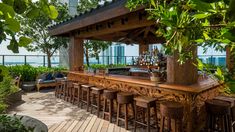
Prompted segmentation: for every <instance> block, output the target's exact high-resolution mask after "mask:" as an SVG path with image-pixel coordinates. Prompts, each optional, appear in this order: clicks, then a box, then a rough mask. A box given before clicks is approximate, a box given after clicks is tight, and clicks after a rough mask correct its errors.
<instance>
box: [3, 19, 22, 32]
mask: <svg viewBox="0 0 235 132" xmlns="http://www.w3.org/2000/svg"><path fill="white" fill-rule="evenodd" d="M5 23H6V26H7V27H8V28H9V29H10V30H12V31H14V32H19V31H20V23H19V22H18V21H17V20H15V19H13V18H8V19H6V22H5Z"/></svg>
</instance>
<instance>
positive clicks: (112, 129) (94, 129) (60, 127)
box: [49, 115, 128, 132]
mask: <svg viewBox="0 0 235 132" xmlns="http://www.w3.org/2000/svg"><path fill="white" fill-rule="evenodd" d="M49 132H128V131H126V130H125V129H124V128H122V127H118V126H117V125H115V124H113V123H109V122H108V121H106V120H103V119H101V118H97V116H95V115H89V116H87V117H84V118H82V119H80V120H70V121H64V122H61V123H59V124H54V125H52V126H49Z"/></svg>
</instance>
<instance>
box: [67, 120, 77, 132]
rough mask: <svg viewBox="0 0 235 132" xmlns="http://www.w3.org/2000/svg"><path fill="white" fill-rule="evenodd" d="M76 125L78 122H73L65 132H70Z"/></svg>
mask: <svg viewBox="0 0 235 132" xmlns="http://www.w3.org/2000/svg"><path fill="white" fill-rule="evenodd" d="M77 124H78V121H77V120H74V122H73V123H72V124H71V125H70V126H69V128H68V129H67V130H66V132H71V131H72V130H73V128H74V127H75V126H76V125H77Z"/></svg>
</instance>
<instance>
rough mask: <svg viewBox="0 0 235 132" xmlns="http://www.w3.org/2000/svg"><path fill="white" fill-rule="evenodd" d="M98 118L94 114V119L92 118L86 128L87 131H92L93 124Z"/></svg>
mask: <svg viewBox="0 0 235 132" xmlns="http://www.w3.org/2000/svg"><path fill="white" fill-rule="evenodd" d="M96 119H97V116H95V115H94V116H93V117H92V119H91V120H90V122H89V124H88V125H87V127H86V129H85V132H90V131H91V129H92V127H93V125H94V124H95V122H96Z"/></svg>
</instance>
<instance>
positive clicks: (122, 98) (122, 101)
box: [117, 92, 135, 130]
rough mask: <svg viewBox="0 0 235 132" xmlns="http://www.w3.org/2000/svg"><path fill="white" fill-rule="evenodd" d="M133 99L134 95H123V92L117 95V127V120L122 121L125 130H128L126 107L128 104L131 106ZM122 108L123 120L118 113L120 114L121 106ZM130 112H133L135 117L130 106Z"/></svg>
mask: <svg viewBox="0 0 235 132" xmlns="http://www.w3.org/2000/svg"><path fill="white" fill-rule="evenodd" d="M133 97H134V95H133V94H131V93H124V92H120V93H118V94H117V103H118V108H117V126H118V125H119V120H121V121H124V123H125V129H126V130H127V129H128V120H129V119H128V116H129V114H128V105H129V104H133ZM122 105H123V106H124V118H121V117H120V113H121V106H122ZM132 110H133V114H134V115H135V112H134V107H133V105H132Z"/></svg>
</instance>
